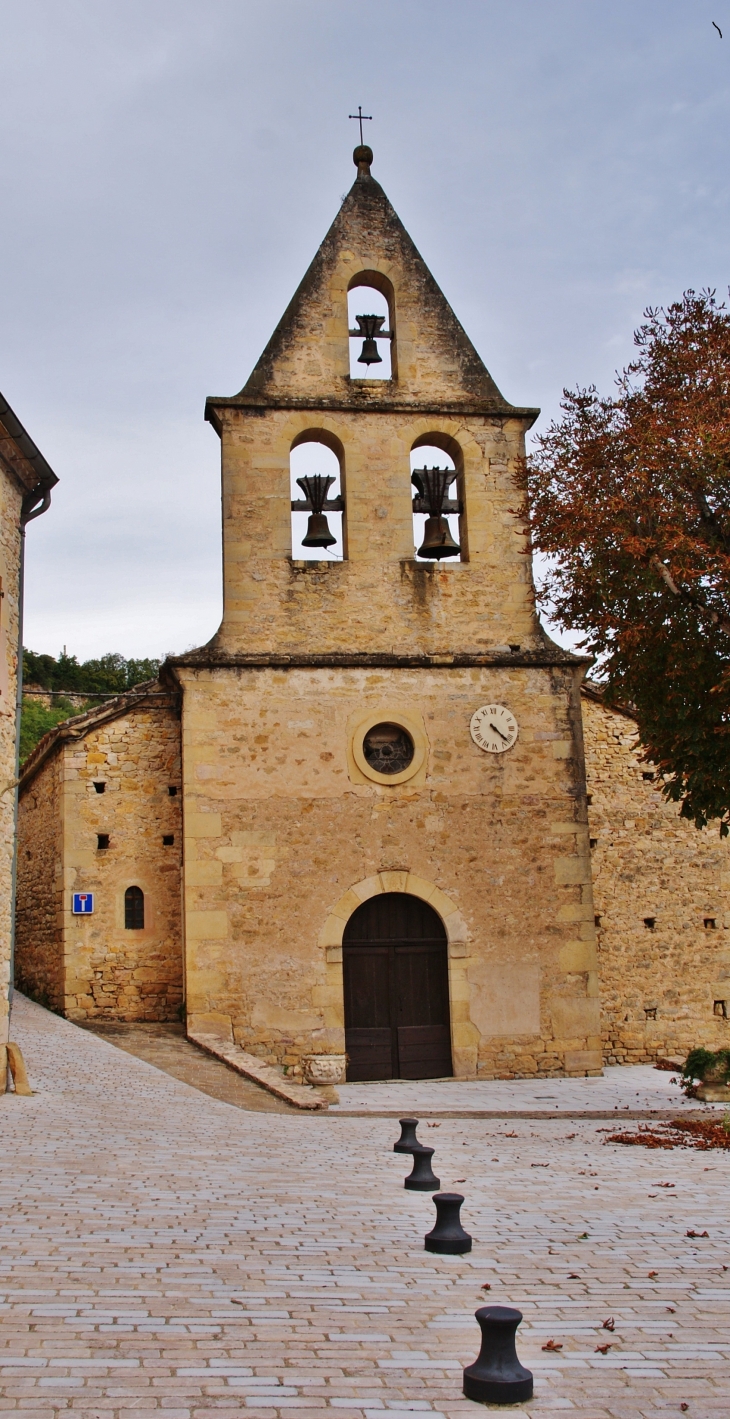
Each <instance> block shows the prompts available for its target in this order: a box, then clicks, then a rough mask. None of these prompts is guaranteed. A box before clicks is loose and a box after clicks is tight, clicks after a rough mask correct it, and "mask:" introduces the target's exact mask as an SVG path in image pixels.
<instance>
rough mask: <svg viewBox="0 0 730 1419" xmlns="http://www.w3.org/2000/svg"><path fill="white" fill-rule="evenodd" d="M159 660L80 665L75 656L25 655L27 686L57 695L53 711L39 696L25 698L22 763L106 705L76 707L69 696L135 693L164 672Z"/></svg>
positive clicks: (108, 659)
mask: <svg viewBox="0 0 730 1419" xmlns="http://www.w3.org/2000/svg"><path fill="white" fill-rule="evenodd" d="M160 665H161V661H159V660H150V659H143V660H134V659H133V660H125V658H124V656H123V655H117V654H110V655H102V656H101V658H100V659H99V660H84V661H82V662H81V664H79V662H78V660H77V659H76V656H75V655H66V653H65V652H62V653H61V655H59V657H58V659H56V657H55V656H53V655H39V654H37V652H36V651H34V650H24V651H23V684H24V685H25V686H29V685H32V686H37V687H40V688H41V689H43V690H49V691H52V692H53V698H52V700H51V704H50V707H48V708H47V707H46V705H45V704H44V703H43V701H42V700H41V699H39V698H38V697H36V696H35V695H24V696H23V711H22V715H21V721H20V761H21V763H23V761H24V760H25V759H27V757H28V755H29V754H30V753H31V752H32V750H33V749H35V746H36V744H38V743H39V741H40V740H41V739H42V738H43V735H44V734H47V733H48V731H49V729H55V727H56V725H57V724H60V723H62V721H63V720H64V719H70V718H71V716H72V715H75V714H82V713H83V711H84V710H87V709H90V708H91V707H92V706H93V705H99V704H103V700H102V699H101V698H89V699H88V700H86V701H84V702H83V703H81V704H79V703H78V702H76V703H74V702H73V701H72V700H70V699H68V698H67V696H68V695H74V696H77V695H88V696H90V697H96V696H99V697H101V696H103V695H119V694H121V693H122V692H123V691H124V690H131V688H132V686H133V685H139V684H140V683H141V682H142V681H143V680H154V678H155V676H156V675H157V672H158V670H159V668H160Z"/></svg>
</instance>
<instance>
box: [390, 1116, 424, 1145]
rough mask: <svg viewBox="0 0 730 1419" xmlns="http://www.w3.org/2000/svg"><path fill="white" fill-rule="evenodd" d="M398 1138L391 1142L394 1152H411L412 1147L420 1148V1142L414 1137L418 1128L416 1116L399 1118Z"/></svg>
mask: <svg viewBox="0 0 730 1419" xmlns="http://www.w3.org/2000/svg"><path fill="white" fill-rule="evenodd" d="M398 1122H399V1124H400V1138H399V1139H398V1142H397V1143H394V1144H393V1152H394V1153H412V1152H413V1149H414V1148H420V1147H421V1144H420V1143H419V1141H418V1139H417V1138H416V1129H417V1128H418V1119H417V1118H399V1119H398Z"/></svg>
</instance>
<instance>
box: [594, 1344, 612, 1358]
mask: <svg viewBox="0 0 730 1419" xmlns="http://www.w3.org/2000/svg"><path fill="white" fill-rule="evenodd" d="M610 1349H611V1346H610V1345H609V1344H608V1343H607V1344H606V1345H597V1346H596V1354H597V1355H607V1354H608V1352H609V1350H610Z"/></svg>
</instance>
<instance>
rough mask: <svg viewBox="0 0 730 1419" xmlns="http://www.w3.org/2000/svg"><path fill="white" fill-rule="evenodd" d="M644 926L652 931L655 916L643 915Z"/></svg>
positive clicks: (654, 924)
mask: <svg viewBox="0 0 730 1419" xmlns="http://www.w3.org/2000/svg"><path fill="white" fill-rule="evenodd" d="M644 926H645V927H646V929H647V931H653V930H654V927H655V926H656V917H655V916H645V917H644Z"/></svg>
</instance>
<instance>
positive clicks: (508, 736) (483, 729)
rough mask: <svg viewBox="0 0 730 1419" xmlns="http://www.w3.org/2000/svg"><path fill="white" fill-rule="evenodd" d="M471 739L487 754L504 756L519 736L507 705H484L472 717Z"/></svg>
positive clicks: (517, 728)
mask: <svg viewBox="0 0 730 1419" xmlns="http://www.w3.org/2000/svg"><path fill="white" fill-rule="evenodd" d="M469 728H470V730H471V737H472V739H473V740H474V743H475V744H477V745H478V746H479V748H480V749H484V750H485V752H486V753H487V754H504V752H505V750H506V749H511V748H512V745H513V744H514V743H515V740H516V739H517V735H518V734H519V727H518V724H517V720H516V719H515V717H514V715H513V714H512V713H511V712H510V711H509V710H508V709H507V708H506V706H505V705H482V706H481V708H480V709H478V710H475V711H474V713H473V715H472V717H471V724H470V726H469Z"/></svg>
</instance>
